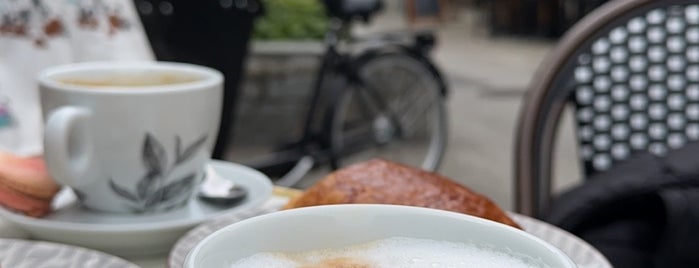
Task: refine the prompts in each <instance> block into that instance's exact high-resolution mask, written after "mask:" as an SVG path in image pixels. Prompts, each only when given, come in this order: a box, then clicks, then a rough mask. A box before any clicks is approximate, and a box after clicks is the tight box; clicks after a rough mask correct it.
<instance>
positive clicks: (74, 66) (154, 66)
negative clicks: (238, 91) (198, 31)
mask: <svg viewBox="0 0 699 268" xmlns="http://www.w3.org/2000/svg"><path fill="white" fill-rule="evenodd" d="M119 70H129V71H132V70H144V71H149V70H152V71H172V72H175V73H187V74H196V75H197V76H199V79H196V80H195V81H187V82H181V83H172V84H162V85H139V86H127V85H104V86H99V90H95V87H94V86H81V85H76V84H69V83H61V82H59V81H57V79H56V77H57V76H61V75H69V74H77V75H79V74H81V73H86V72H104V73H109V72H114V71H119ZM37 77H38V78H37V79H38V82H39V84H40V85H41V86H42V87H45V88H48V89H51V90H57V91H67V92H79V93H86V94H95V95H113V94H119V95H144V94H154V93H155V94H157V93H173V92H186V91H193V90H200V89H206V88H215V87H216V85H218V84H222V83H223V74H222V73H221V72H220V71H218V70H216V69H213V68H210V67H206V66H201V65H195V64H189V63H180V62H167V61H94V62H80V63H69V64H64V65H58V66H53V67H49V68H46V69H44V70H42V71H41V72H40V73H39V75H38V76H37ZM134 88H138V90H131V89H134ZM125 89H129V90H125Z"/></svg>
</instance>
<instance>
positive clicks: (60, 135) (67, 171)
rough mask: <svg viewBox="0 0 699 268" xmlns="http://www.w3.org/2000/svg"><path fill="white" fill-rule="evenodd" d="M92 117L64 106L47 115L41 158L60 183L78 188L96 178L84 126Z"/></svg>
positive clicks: (91, 149) (89, 144)
mask: <svg viewBox="0 0 699 268" xmlns="http://www.w3.org/2000/svg"><path fill="white" fill-rule="evenodd" d="M91 115H92V113H91V112H90V111H89V110H87V109H85V108H81V107H75V106H63V107H60V108H58V109H56V110H54V111H52V112H51V113H50V114H49V115H48V119H47V120H46V126H45V130H44V158H45V161H46V166H47V168H48V170H49V173H50V174H51V175H52V176H53V177H54V179H56V181H58V182H59V183H62V184H66V185H68V186H73V187H77V186H81V185H85V184H88V183H90V182H92V181H94V180H95V179H96V175H97V174H94V172H93V171H94V170H96V169H95V168H96V167H95V163H94V161H93V151H94V145H93V143H92V139H91V137H90V136H89V133H87V132H88V129H87V127H86V126H85V123H86V122H87V120H88V119H89V118H90V116H91Z"/></svg>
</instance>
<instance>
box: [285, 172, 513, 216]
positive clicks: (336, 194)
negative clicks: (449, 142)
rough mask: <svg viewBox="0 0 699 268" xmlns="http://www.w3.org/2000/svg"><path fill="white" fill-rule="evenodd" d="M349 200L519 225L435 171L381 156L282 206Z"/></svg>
mask: <svg viewBox="0 0 699 268" xmlns="http://www.w3.org/2000/svg"><path fill="white" fill-rule="evenodd" d="M351 203H354V204H393V205H407V206H419V207H427V208H435V209H443V210H449V211H454V212H460V213H464V214H469V215H473V216H477V217H481V218H485V219H489V220H493V221H497V222H500V223H504V224H507V225H510V226H513V227H516V228H520V227H519V225H517V223H515V222H514V221H513V220H512V219H511V218H510V217H508V216H507V214H506V213H505V212H504V211H503V210H502V209H500V208H499V207H498V206H497V205H496V204H495V203H494V202H493V201H491V200H490V199H488V198H487V197H485V196H483V195H481V194H478V193H476V192H474V191H472V190H470V189H468V188H466V187H464V186H462V185H460V184H458V183H456V182H454V181H452V180H450V179H448V178H446V177H444V176H442V175H439V174H437V173H434V172H428V171H424V170H421V169H418V168H414V167H410V166H406V165H403V164H399V163H395V162H390V161H387V160H383V159H374V160H370V161H366V162H362V163H358V164H354V165H351V166H348V167H345V168H342V169H339V170H337V171H335V172H333V173H331V174H329V175H327V176H326V177H324V178H322V179H321V180H320V181H318V182H317V183H316V184H315V185H313V186H312V187H310V188H309V189H308V190H306V191H305V192H304V193H303V194H302V195H300V196H298V197H297V198H294V199H292V200H291V201H290V202H289V203H288V204H287V205H286V206H285V207H284V208H285V209H290V208H299V207H307V206H317V205H332V204H351Z"/></svg>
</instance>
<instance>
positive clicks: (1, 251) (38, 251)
mask: <svg viewBox="0 0 699 268" xmlns="http://www.w3.org/2000/svg"><path fill="white" fill-rule="evenodd" d="M0 267H12V268H38V267H82V268H98V267H99V268H138V266H136V265H135V264H133V263H130V262H128V261H126V260H124V259H121V258H118V257H115V256H112V255H109V254H106V253H102V252H99V251H95V250H91V249H86V248H81V247H75V246H69V245H63V244H57V243H51V242H44V241H28V240H20V239H0Z"/></svg>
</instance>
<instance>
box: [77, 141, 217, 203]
mask: <svg viewBox="0 0 699 268" xmlns="http://www.w3.org/2000/svg"><path fill="white" fill-rule="evenodd" d="M206 139H207V135H206V134H203V135H201V136H200V137H199V138H198V139H196V140H195V141H194V142H192V143H191V144H188V145H187V146H184V147H183V146H182V139H181V138H180V136H178V135H177V136H175V157H174V162H173V164H172V166H169V167H168V157H167V154H166V153H165V147H164V146H163V145H162V143H161V142H160V141H158V140H157V139H156V138H155V137H154V136H153V135H151V134H150V133H146V135H145V138H144V140H143V147H142V155H141V158H142V161H143V165H144V167H145V168H146V170H145V174H144V176H143V178H141V179H140V180H139V181H138V183H137V185H136V186H135V187H125V186H123V185H119V184H118V183H117V182H115V181H114V180H113V179H110V180H109V186H110V188H111V189H112V191H113V192H114V193H115V194H116V195H117V196H119V197H121V198H123V200H124V201H127V202H126V203H127V206H128V207H129V208H130V209H131V210H132V211H133V212H135V213H144V212H152V211H163V210H169V209H172V208H176V207H179V206H181V205H183V204H184V203H186V202H187V200H188V199H189V196H190V195H191V193H192V191H193V190H194V188H195V187H194V186H195V185H197V184H196V181H197V180H198V179H200V178H199V177H200V176H202V175H203V174H197V173H190V174H187V175H185V176H183V177H181V178H178V179H175V180H174V181H172V182H165V181H164V180H165V178H167V177H168V176H169V174H170V172H171V171H172V170H173V169H175V168H176V167H177V166H179V165H181V164H183V163H185V162H187V161H188V160H189V159H191V158H192V157H193V156H194V155H196V153H197V152H198V151H199V150H200V149H201V148H202V146H203V145H204V142H205V141H206ZM129 188H135V191H132V190H129ZM76 194H77V195H78V197H80V196H81V194H80V193H76ZM183 197H184V198H183Z"/></svg>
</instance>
